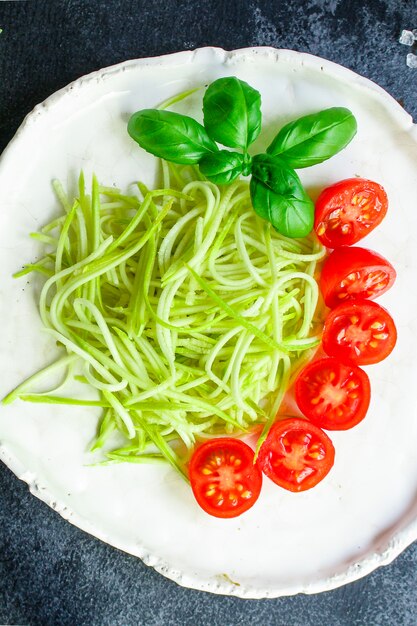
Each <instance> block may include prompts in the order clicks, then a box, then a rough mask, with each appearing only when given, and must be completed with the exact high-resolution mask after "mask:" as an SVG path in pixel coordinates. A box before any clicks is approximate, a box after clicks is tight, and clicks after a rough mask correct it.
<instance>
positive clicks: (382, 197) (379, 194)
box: [314, 178, 388, 248]
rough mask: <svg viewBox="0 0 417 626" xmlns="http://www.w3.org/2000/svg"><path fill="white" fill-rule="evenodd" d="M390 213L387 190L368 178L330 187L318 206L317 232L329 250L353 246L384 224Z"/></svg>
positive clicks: (316, 213) (323, 193)
mask: <svg viewBox="0 0 417 626" xmlns="http://www.w3.org/2000/svg"><path fill="white" fill-rule="evenodd" d="M387 209H388V198H387V194H386V193H385V190H384V188H383V187H381V185H378V183H374V182H373V181H371V180H365V179H364V178H348V179H347V180H341V181H340V182H338V183H336V184H335V185H332V186H331V187H327V189H324V191H322V193H321V194H320V196H319V198H318V200H317V202H316V210H315V219H314V228H315V231H316V234H317V237H318V238H319V239H320V241H321V243H322V244H323V245H324V246H327V247H328V248H338V247H339V246H351V245H352V244H354V243H356V242H357V241H359V240H360V239H362V238H363V237H365V236H366V235H367V234H368V233H370V232H371V231H372V230H373V229H374V228H375V227H376V226H378V224H380V223H381V222H382V220H383V219H384V217H385V214H386V212H387Z"/></svg>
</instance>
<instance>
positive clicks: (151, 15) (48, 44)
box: [0, 0, 417, 626]
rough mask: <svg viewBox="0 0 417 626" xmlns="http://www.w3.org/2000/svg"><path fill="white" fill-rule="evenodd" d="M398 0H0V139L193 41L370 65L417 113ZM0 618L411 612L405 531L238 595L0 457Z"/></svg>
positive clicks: (414, 574) (182, 619)
mask: <svg viewBox="0 0 417 626" xmlns="http://www.w3.org/2000/svg"><path fill="white" fill-rule="evenodd" d="M413 27H417V3H416V2H415V1H411V0H407V1H406V0H402V1H401V0H373V1H365V2H361V1H359V0H357V1H352V0H329V1H324V0H306V1H297V2H288V1H272V0H270V1H268V0H264V1H261V0H246V1H244V0H229V1H224V2H220V1H217V2H215V1H210V0H185V1H179V0H136V1H134V0H26V1H25V0H23V1H20V2H19V1H17V2H7V1H6V2H4V1H1V0H0V28H3V33H2V34H1V35H0V151H1V150H2V149H3V148H4V147H5V145H6V144H7V142H8V141H9V140H10V139H11V137H12V136H13V134H14V133H15V131H16V129H17V128H18V126H19V124H20V123H21V121H22V119H23V117H24V116H25V115H26V113H28V112H29V111H30V110H31V108H32V107H33V106H34V105H35V104H36V103H38V102H39V101H41V100H43V99H44V98H46V97H47V96H48V95H50V94H51V93H53V92H54V91H56V90H57V89H58V88H60V87H63V86H64V85H65V84H67V83H68V82H70V81H72V80H74V79H75V78H77V77H79V76H81V75H83V74H86V73H88V72H90V71H92V70H95V69H98V68H100V67H103V66H106V65H111V64H113V63H117V62H119V61H122V60H124V59H129V58H135V57H143V56H152V55H158V54H163V53H168V52H174V51H177V50H182V49H191V48H195V47H200V46H204V45H216V46H221V47H224V48H226V49H233V48H239V47H245V46H251V45H272V46H276V47H278V48H282V47H284V48H293V49H295V50H302V51H306V52H311V53H313V54H317V55H320V56H323V57H325V58H327V59H331V60H332V61H335V62H338V63H341V64H343V65H345V66H346V67H349V68H351V69H353V70H355V71H357V72H358V73H360V74H362V75H364V76H367V77H368V78H371V79H372V80H374V81H376V82H377V83H379V84H380V85H381V86H382V87H384V88H385V89H387V90H388V91H389V92H390V93H391V94H392V95H393V96H394V97H395V98H397V99H398V100H400V101H401V102H402V103H403V104H404V106H405V108H406V109H407V110H408V111H409V112H410V113H411V114H412V115H413V116H414V117H415V118H416V117H417V98H416V95H417V70H414V71H413V70H411V69H409V68H407V66H406V63H405V58H406V54H407V52H409V49H408V48H406V47H405V46H402V45H400V44H399V43H398V37H399V35H400V32H401V29H402V28H413ZM0 623H1V624H8V625H12V624H27V625H31V626H32V625H33V626H35V625H42V626H49V625H51V626H52V625H53V626H61V625H68V626H82V625H86V626H105V625H109V626H118V625H123V626H130V625H136V624H140V625H146V626H148V625H149V626H151V625H155V626H156V625H158V626H160V625H161V626H187V625H190V626H191V625H192V626H205V625H206V624H207V625H208V624H210V625H213V626H228V625H230V626H237V625H239V626H241V625H242V626H245V625H248V626H249V625H251V626H257V625H260V626H269V625H271V626H310V625H311V626H312V625H313V624H314V625H315V626H316V625H318V624H319V625H320V626H356V625H357V626H416V624H417V545H416V544H414V545H413V546H412V547H410V548H409V549H408V550H406V551H405V552H404V553H403V554H402V555H401V556H400V557H399V558H398V559H397V560H396V561H395V562H394V563H393V564H392V565H390V566H388V567H386V568H383V569H380V570H378V571H376V572H375V573H373V574H372V575H370V576H368V577H367V578H365V579H363V580H361V581H359V582H357V583H354V584H351V585H349V586H347V587H343V588H341V589H338V590H336V591H332V592H329V593H325V594H321V595H316V596H311V597H307V596H297V597H294V598H281V599H277V600H259V601H255V600H251V601H248V600H246V601H245V600H239V599H236V598H228V597H221V596H213V595H210V594H205V593H200V592H197V591H193V590H189V589H183V588H180V587H178V586H177V585H176V584H175V583H173V582H171V581H169V580H166V579H164V578H163V577H162V576H160V575H159V574H157V573H156V572H154V571H153V570H152V569H150V568H148V567H146V566H145V565H143V564H142V563H141V562H140V561H139V560H137V559H135V558H133V557H130V556H128V555H125V554H123V553H121V552H118V551H117V550H114V549H113V548H110V547H109V546H107V545H105V544H103V543H100V542H99V541H97V540H95V539H93V538H91V537H89V536H88V535H86V534H85V533H83V532H82V531H80V530H78V529H77V528H74V527H73V526H71V525H70V524H68V523H67V522H65V521H64V520H63V519H61V518H60V517H59V516H58V515H57V514H56V513H54V512H53V511H52V510H50V509H49V508H48V507H47V506H46V505H44V504H43V503H41V502H40V501H38V500H37V499H35V498H34V497H33V496H31V495H30V494H29V493H28V491H27V487H26V486H25V485H24V484H22V483H20V482H19V481H18V480H17V479H16V478H15V477H14V476H13V475H12V474H11V473H10V472H9V470H7V469H6V468H5V467H4V466H3V465H0Z"/></svg>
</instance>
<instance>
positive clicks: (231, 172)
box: [199, 150, 252, 185]
mask: <svg viewBox="0 0 417 626" xmlns="http://www.w3.org/2000/svg"><path fill="white" fill-rule="evenodd" d="M251 163H252V158H251V157H250V156H249V155H248V154H240V153H239V152H229V151H228V150H219V151H218V152H213V153H212V154H207V155H206V156H204V157H203V158H202V159H201V161H200V163H199V167H200V172H201V173H202V174H204V176H205V177H206V178H208V179H209V180H211V181H212V182H213V183H216V184H217V185H227V184H228V183H231V182H233V181H234V180H236V178H238V177H239V176H240V174H243V175H244V176H247V175H248V174H250V170H251Z"/></svg>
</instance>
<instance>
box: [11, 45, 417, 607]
mask: <svg viewBox="0 0 417 626" xmlns="http://www.w3.org/2000/svg"><path fill="white" fill-rule="evenodd" d="M225 75H236V76H238V77H239V78H242V79H244V80H246V81H248V82H249V83H250V84H251V85H253V86H254V87H255V88H257V89H258V90H259V91H260V92H261V94H262V99H263V115H264V127H265V128H266V131H265V133H264V134H263V138H264V142H265V141H268V140H269V139H270V137H271V132H272V130H273V129H274V128H276V127H277V126H279V125H280V124H282V123H284V122H286V121H288V120H289V119H292V118H295V117H297V116H299V115H302V114H306V113H308V112H313V111H317V110H319V109H322V108H326V107H329V106H335V105H338V106H347V107H348V108H350V109H351V110H352V111H353V112H354V114H355V116H356V117H357V120H358V127H359V132H358V135H357V137H356V138H355V140H354V141H353V142H352V143H351V144H350V146H349V147H348V148H347V149H346V150H344V151H343V152H342V153H341V154H339V155H338V156H336V157H334V158H333V159H331V160H330V161H328V162H327V163H324V164H322V165H318V166H315V167H312V168H309V169H307V170H302V172H301V176H302V179H303V181H304V182H305V184H306V185H307V186H308V187H309V188H310V189H313V190H314V189H319V188H321V187H324V186H326V185H328V184H330V183H332V182H334V181H336V180H339V179H341V178H347V177H350V176H354V175H356V174H359V175H361V176H364V177H368V178H371V179H374V180H377V181H378V182H380V183H381V184H383V186H384V187H385V188H386V190H387V192H388V196H389V198H390V210H389V214H388V215H387V217H386V219H385V220H384V222H383V223H382V225H381V226H380V227H379V228H378V229H377V230H376V231H375V232H374V233H372V234H371V235H370V236H369V237H368V239H367V240H366V246H367V247H370V248H374V249H376V250H378V251H379V252H380V253H381V254H383V255H384V256H386V257H387V258H389V259H390V260H391V262H393V264H394V265H395V267H396V269H397V272H398V279H397V282H396V284H395V286H394V287H393V288H392V290H391V291H390V292H388V293H387V294H386V295H385V296H383V297H382V298H381V300H380V301H381V303H382V304H384V305H386V306H387V307H388V308H389V309H390V311H391V313H392V314H393V316H394V318H395V320H396V323H397V326H398V333H399V338H398V344H397V348H396V350H395V351H394V353H393V354H392V355H391V356H390V357H389V359H387V360H386V361H384V362H383V363H381V364H379V365H374V366H372V367H371V368H368V373H369V374H370V377H371V383H372V392H373V395H372V405H371V408H370V411H369V414H368V416H367V417H366V419H365V420H364V422H363V423H361V424H360V425H359V426H357V427H356V428H354V429H353V430H351V431H348V432H344V433H335V434H334V436H333V440H334V443H335V446H336V451H337V456H336V463H335V466H334V468H333V470H332V472H331V473H330V475H329V476H328V477H327V479H326V480H325V481H324V482H323V483H321V484H320V485H319V486H318V487H317V488H315V489H313V490H312V491H309V492H306V493H302V494H291V493H287V492H285V491H284V490H280V489H278V488H277V487H275V486H274V485H273V484H272V483H270V482H269V481H268V480H265V481H264V488H263V491H262V494H261V497H260V499H259V501H258V502H257V504H256V506H255V507H254V508H253V509H251V510H250V511H249V512H248V513H246V514H245V515H244V516H242V517H240V518H236V519H234V520H223V521H222V520H217V519H215V518H211V517H209V516H207V515H205V514H204V513H203V512H202V511H201V510H200V509H199V508H198V506H197V505H196V504H195V502H194V500H193V498H192V495H191V491H190V490H189V488H188V487H187V486H186V485H185V484H184V483H183V482H182V481H181V479H180V478H178V477H177V476H176V475H175V473H174V472H173V471H171V470H170V469H169V468H166V469H162V468H160V467H154V466H152V467H145V466H131V465H127V466H121V465H118V466H111V467H106V468H103V467H89V466H88V463H89V462H90V460H91V459H90V457H89V456H88V455H87V454H86V448H87V446H88V443H89V442H90V440H91V439H92V437H93V435H94V433H95V428H96V424H97V414H96V413H95V412H94V411H92V410H86V409H82V408H76V407H70V408H68V407H58V406H52V407H51V406H45V405H30V404H25V403H23V402H16V403H14V404H12V405H10V406H7V407H4V406H2V407H1V408H0V444H1V446H0V458H1V459H2V460H3V461H4V462H5V463H6V464H7V465H8V466H9V467H10V468H11V469H12V470H13V472H15V474H16V475H17V476H18V477H19V478H21V479H23V480H25V481H26V482H27V483H28V484H29V486H30V489H31V491H32V492H33V493H34V494H35V495H36V496H38V497H40V498H41V499H42V500H44V501H45V502H46V503H47V504H49V505H50V506H51V507H53V508H54V509H56V510H57V511H58V512H59V513H60V514H61V515H63V516H64V517H65V518H67V519H68V520H69V521H71V522H72V523H73V524H75V525H77V526H78V527H80V528H82V529H84V530H86V531H87V532H89V533H91V534H93V535H95V536H96V537H98V538H100V539H102V540H104V541H106V542H107V543H110V544H111V545H113V546H116V547H118V548H121V549H122V550H125V551H126V552H130V553H131V554H134V555H137V556H138V557H140V558H142V559H143V560H144V561H145V563H147V564H149V565H152V566H153V567H155V569H157V570H158V571H159V572H161V573H162V574H164V575H165V576H168V577H169V578H172V579H173V580H175V581H177V582H178V583H180V584H182V585H185V586H189V587H194V588H197V589H202V590H208V591H212V592H216V593H224V594H231V595H238V596H242V597H252V598H255V597H273V596H279V595H289V594H294V593H297V592H306V593H313V592H319V591H324V590H328V589H331V588H334V587H336V586H338V585H341V584H344V583H347V582H350V581H352V580H355V579H356V578H358V577H360V576H363V575H365V574H367V573H369V572H370V571H372V570H373V569H374V568H375V567H377V566H379V565H383V564H386V563H388V562H389V561H391V560H392V559H393V558H394V557H395V556H396V555H397V554H398V553H399V552H400V551H401V550H402V549H404V548H405V547H406V546H407V545H408V544H409V543H410V542H411V541H413V540H414V539H415V538H416V537H417V500H416V489H417V454H416V444H417V405H416V401H415V393H414V388H415V384H416V380H417V361H416V359H415V353H416V348H417V345H416V340H415V338H416V333H417V315H416V311H417V290H416V289H415V282H416V273H417V245H416V241H417V211H416V210H415V201H416V192H417V142H416V132H415V128H414V127H413V124H412V120H411V118H410V117H409V115H408V114H407V113H405V112H404V110H403V109H402V108H401V107H400V106H399V105H398V104H397V103H396V102H395V101H394V100H393V99H392V98H391V97H390V96H389V95H388V94H387V93H385V92H384V91H383V90H382V89H380V88H379V87H377V86H376V85H374V84H372V83H370V82H369V81H367V80H365V79H363V78H361V77H359V76H357V75H356V74H354V73H352V72H350V71H348V70H346V69H344V68H342V67H340V66H337V65H335V64H333V63H330V62H328V61H325V60H322V59H319V58H315V57H312V56H309V55H305V54H299V53H296V52H291V51H287V50H275V49H271V48H258V49H248V50H240V51H237V52H231V53H229V52H224V51H223V50H219V49H214V48H205V49H201V50H197V51H195V52H183V53H179V54H174V55H170V56H166V57H160V58H156V59H143V60H138V61H129V62H126V63H122V64H121V65H118V66H115V67H112V68H108V69H104V70H102V71H99V72H96V73H94V74H91V75H90V76H87V77H85V78H82V79H80V80H78V81H76V82H75V83H73V84H72V85H70V86H69V87H67V88H65V89H63V90H61V91H59V92H58V93H57V94H55V95H53V96H51V97H50V98H48V99H47V100H46V101H45V102H44V103H43V104H41V105H39V106H38V107H36V108H35V110H34V111H33V112H32V113H31V114H30V115H29V116H28V117H27V118H26V120H25V122H24V123H23V125H22V127H21V128H20V130H19V131H18V133H17V135H16V137H15V139H14V140H13V141H12V142H11V144H10V145H9V147H8V148H7V150H6V151H5V153H4V154H3V157H2V159H1V163H0V207H1V211H0V272H1V276H0V307H1V309H0V328H1V334H2V335H1V342H0V366H1V371H2V375H1V380H0V396H3V395H5V394H6V393H7V392H8V391H10V390H11V389H12V388H13V387H14V386H15V385H17V384H18V383H19V382H21V381H22V380H23V379H24V378H25V377H27V376H28V375H29V374H31V373H33V372H34V371H36V370H37V369H38V368H40V367H42V366H44V365H45V364H46V363H47V362H51V361H52V360H53V359H54V357H55V355H56V350H57V349H56V347H55V346H54V344H53V342H52V341H51V340H50V339H49V338H48V337H46V336H44V334H43V333H42V332H41V324H40V320H39V316H38V312H37V307H36V294H37V290H38V288H39V283H38V281H37V280H36V279H34V278H30V279H28V280H26V279H20V280H19V281H16V280H12V279H11V275H12V273H13V272H14V271H16V270H17V269H18V268H19V267H20V266H21V265H23V264H24V263H25V262H27V261H30V260H32V259H33V258H35V257H36V255H37V254H38V252H39V249H38V245H37V244H36V242H33V241H31V240H30V239H29V238H28V233H29V232H30V231H34V230H37V229H38V228H39V227H40V226H41V225H42V224H44V223H46V222H47V221H49V220H50V218H51V216H53V215H55V214H56V213H57V210H58V209H57V206H56V202H55V199H54V196H53V194H52V191H51V185H50V183H51V180H52V179H53V178H59V179H60V180H61V181H62V182H63V183H64V184H67V183H68V184H69V185H70V186H73V184H74V181H75V179H76V176H77V175H78V172H79V170H80V168H83V169H84V171H85V172H86V175H87V176H88V175H89V174H91V172H92V171H93V170H94V171H95V172H96V174H97V176H98V178H99V180H100V181H102V182H103V183H104V184H107V185H111V184H116V185H117V186H120V187H122V188H123V187H124V186H125V185H128V184H129V183H131V182H132V181H134V180H137V179H138V178H140V179H143V180H145V181H146V182H148V183H149V184H152V183H153V179H154V175H155V171H154V168H155V160H154V159H153V157H151V156H149V155H147V154H145V153H144V152H142V151H141V150H140V149H139V148H138V147H137V146H136V145H135V144H134V143H133V142H132V141H131V140H130V139H129V137H128V136H127V133H126V121H127V119H128V117H129V115H130V114H131V113H132V112H133V111H135V110H137V109H140V108H145V107H153V106H156V105H157V104H158V103H159V102H161V101H162V100H164V99H165V98H167V97H169V96H172V95H174V94H176V93H179V92H181V91H183V90H186V89H189V88H192V87H194V86H198V85H202V84H206V83H208V82H211V81H212V80H214V79H216V78H218V77H220V76H225ZM200 103H201V94H197V95H196V96H193V99H192V103H191V105H190V104H189V103H188V102H187V104H186V105H184V106H185V107H188V109H190V108H191V113H192V114H195V115H198V107H199V106H200ZM183 110H184V109H183ZM188 112H190V111H189V110H188ZM261 143H262V142H259V141H258V147H260V146H261Z"/></svg>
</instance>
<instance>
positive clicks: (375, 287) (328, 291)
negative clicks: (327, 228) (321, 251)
mask: <svg viewBox="0 0 417 626" xmlns="http://www.w3.org/2000/svg"><path fill="white" fill-rule="evenodd" d="M395 278H396V273H395V270H394V268H393V266H392V265H391V263H390V262H389V261H387V259H385V258H384V257H383V256H381V255H380V254H378V253H377V252H373V251H372V250H367V249H366V248H359V247H352V248H348V247H342V248H336V250H333V252H332V253H331V254H330V255H329V257H328V258H327V259H326V261H325V263H324V265H323V269H322V272H321V276H320V289H321V292H322V294H323V298H324V301H325V303H326V305H327V306H328V307H330V308H333V307H335V306H337V305H338V304H340V303H341V302H345V301H347V300H352V299H357V298H361V299H366V298H368V299H369V300H373V299H374V298H377V297H378V296H380V295H382V294H383V293H385V291H387V290H388V289H389V288H390V287H391V285H392V284H393V283H394V281H395Z"/></svg>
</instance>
